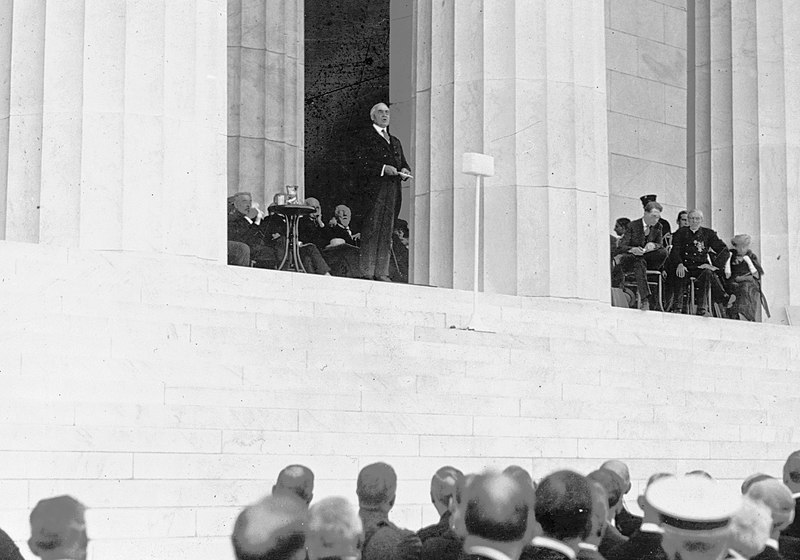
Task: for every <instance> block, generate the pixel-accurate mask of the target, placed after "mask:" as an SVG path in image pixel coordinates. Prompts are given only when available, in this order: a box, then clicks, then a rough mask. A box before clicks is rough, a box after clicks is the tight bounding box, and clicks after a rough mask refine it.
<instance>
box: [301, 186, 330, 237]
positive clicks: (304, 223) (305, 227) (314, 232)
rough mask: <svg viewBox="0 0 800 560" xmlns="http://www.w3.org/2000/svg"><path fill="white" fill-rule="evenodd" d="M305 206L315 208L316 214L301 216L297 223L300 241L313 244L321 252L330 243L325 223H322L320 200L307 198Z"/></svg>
mask: <svg viewBox="0 0 800 560" xmlns="http://www.w3.org/2000/svg"><path fill="white" fill-rule="evenodd" d="M305 204H306V206H313V207H314V212H313V213H312V214H306V215H305V216H301V217H300V220H299V221H298V222H297V232H298V235H299V236H300V241H302V242H303V243H313V244H314V245H316V246H317V248H318V249H319V250H322V249H324V248H325V246H326V245H328V241H330V238H329V236H328V232H327V228H326V227H325V222H323V221H322V206H320V203H319V200H317V199H316V198H313V197H308V198H306V200H305Z"/></svg>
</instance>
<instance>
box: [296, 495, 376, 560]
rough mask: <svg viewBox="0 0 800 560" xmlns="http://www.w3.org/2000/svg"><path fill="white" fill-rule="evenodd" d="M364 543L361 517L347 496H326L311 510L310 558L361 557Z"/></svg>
mask: <svg viewBox="0 0 800 560" xmlns="http://www.w3.org/2000/svg"><path fill="white" fill-rule="evenodd" d="M363 544H364V527H363V525H362V523H361V518H360V517H359V516H358V511H357V510H356V508H355V507H354V506H353V505H352V504H350V502H348V501H347V500H346V499H345V498H339V497H335V498H325V499H323V500H320V501H319V502H317V503H315V504H314V505H313V506H311V509H309V510H308V537H307V538H306V549H307V550H308V559H309V560H319V559H320V558H330V559H337V558H340V559H345V558H352V559H358V558H360V556H361V547H362V546H363Z"/></svg>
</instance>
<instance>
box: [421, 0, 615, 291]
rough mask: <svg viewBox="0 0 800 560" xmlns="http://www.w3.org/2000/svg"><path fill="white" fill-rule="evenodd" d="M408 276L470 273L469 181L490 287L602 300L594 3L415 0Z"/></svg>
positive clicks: (603, 164) (462, 284) (601, 73)
mask: <svg viewBox="0 0 800 560" xmlns="http://www.w3.org/2000/svg"><path fill="white" fill-rule="evenodd" d="M414 37H415V47H416V48H415V50H414V52H415V55H416V64H415V72H414V81H415V115H416V130H415V137H414V141H415V146H414V155H415V162H414V165H415V177H416V181H415V202H414V204H415V206H414V234H415V238H414V257H415V258H414V273H415V277H414V278H415V282H418V283H420V282H421V283H430V284H435V285H439V286H453V287H456V288H471V287H472V273H473V268H472V258H473V257H472V242H473V235H474V228H473V223H472V222H473V215H474V206H473V204H474V202H473V200H474V194H473V193H474V191H473V189H474V185H475V180H474V178H473V177H471V176H466V175H464V174H462V173H461V169H460V166H461V154H462V153H463V152H481V153H486V154H489V155H492V156H494V158H495V169H496V175H495V176H494V177H491V178H488V179H486V181H485V183H484V185H485V193H484V203H485V204H484V211H483V217H482V226H481V227H482V244H483V251H482V254H483V260H482V263H481V265H480V266H481V274H480V276H481V281H482V284H483V285H482V287H483V289H484V290H485V291H487V292H498V293H507V294H518V295H531V296H556V297H569V298H579V299H588V300H601V301H607V300H608V293H609V290H608V234H607V232H606V224H607V222H608V147H607V144H608V141H607V125H606V84H605V29H604V14H603V3H602V2H597V1H595V0H560V1H550V0H548V1H547V2H545V1H543V0H540V1H532V0H509V1H504V2H494V1H491V0H458V1H455V0H444V1H443V2H432V1H430V0H417V1H416V3H415V6H414Z"/></svg>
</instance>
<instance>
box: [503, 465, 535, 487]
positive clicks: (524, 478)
mask: <svg viewBox="0 0 800 560" xmlns="http://www.w3.org/2000/svg"><path fill="white" fill-rule="evenodd" d="M503 474H507V475H509V476H510V477H511V478H513V479H514V480H516V481H517V482H519V483H520V485H522V486H523V487H525V486H530V487H531V488H533V489H534V490H536V483H535V482H534V481H533V477H531V475H530V473H529V472H528V471H526V470H525V469H523V468H522V467H520V466H519V465H509V466H507V467H506V468H504V469H503Z"/></svg>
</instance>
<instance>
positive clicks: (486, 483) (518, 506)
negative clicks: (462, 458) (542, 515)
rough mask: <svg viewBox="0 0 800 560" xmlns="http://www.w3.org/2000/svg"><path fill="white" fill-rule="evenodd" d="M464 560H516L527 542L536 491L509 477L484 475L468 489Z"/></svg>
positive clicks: (477, 478) (469, 485) (504, 475)
mask: <svg viewBox="0 0 800 560" xmlns="http://www.w3.org/2000/svg"><path fill="white" fill-rule="evenodd" d="M464 498H465V502H466V508H465V511H464V524H465V525H466V528H467V537H466V539H465V540H464V552H465V553H466V555H465V556H463V557H462V558H464V559H465V560H517V559H518V558H519V556H520V552H522V548H523V547H524V546H525V541H526V540H527V538H528V516H529V515H531V514H532V512H531V508H532V506H533V488H531V487H527V488H526V487H524V486H523V485H521V484H520V483H519V482H517V481H516V480H514V479H513V478H512V477H511V476H509V475H507V474H481V475H478V476H476V477H474V478H473V479H472V480H471V481H470V483H469V484H468V486H467V487H466V489H465V497H464Z"/></svg>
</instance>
